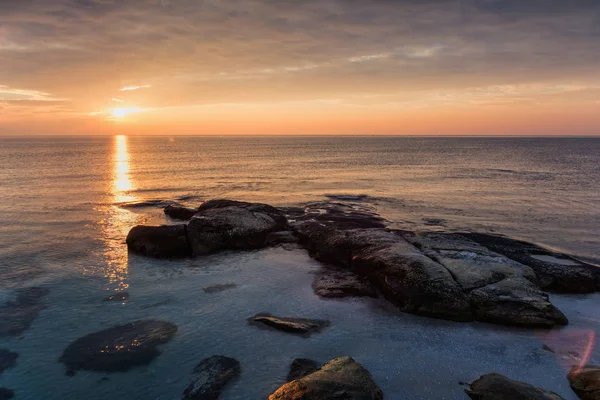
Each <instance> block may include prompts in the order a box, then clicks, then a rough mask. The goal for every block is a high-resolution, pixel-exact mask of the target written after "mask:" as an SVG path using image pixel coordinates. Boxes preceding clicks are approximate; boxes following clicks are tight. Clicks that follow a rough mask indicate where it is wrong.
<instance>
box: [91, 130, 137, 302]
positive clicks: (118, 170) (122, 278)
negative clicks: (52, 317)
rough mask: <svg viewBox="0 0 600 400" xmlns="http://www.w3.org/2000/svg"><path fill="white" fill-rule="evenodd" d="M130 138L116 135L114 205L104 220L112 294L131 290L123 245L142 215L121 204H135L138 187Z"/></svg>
mask: <svg viewBox="0 0 600 400" xmlns="http://www.w3.org/2000/svg"><path fill="white" fill-rule="evenodd" d="M127 144H128V140H127V136H115V138H114V145H113V156H112V161H111V163H112V165H113V173H112V180H111V188H110V195H111V197H110V200H111V201H110V202H111V203H112V204H111V205H109V206H108V207H106V209H105V212H104V218H103V219H102V221H100V225H101V227H102V233H103V239H104V242H105V246H104V250H103V256H104V259H105V260H106V262H107V265H106V267H105V269H104V276H105V277H106V278H107V279H108V284H107V287H106V289H107V290H111V291H117V292H119V291H124V290H127V288H128V287H129V284H128V283H127V278H128V275H129V271H128V255H127V248H126V246H125V245H124V244H123V241H124V238H125V237H126V236H127V232H128V230H129V228H130V227H131V226H133V225H135V224H136V221H137V218H138V216H137V215H136V214H134V213H132V212H129V211H127V210H124V209H122V208H121V207H119V206H118V205H117V204H119V203H123V202H128V201H134V200H136V197H135V196H134V195H132V194H131V191H133V190H135V186H134V184H133V181H132V180H131V177H130V175H129V171H130V166H129V151H128V148H127Z"/></svg>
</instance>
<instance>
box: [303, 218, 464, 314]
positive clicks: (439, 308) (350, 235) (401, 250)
mask: <svg viewBox="0 0 600 400" xmlns="http://www.w3.org/2000/svg"><path fill="white" fill-rule="evenodd" d="M296 228H297V229H298V234H299V236H300V238H301V242H302V243H303V244H304V245H305V246H306V247H307V249H308V250H309V253H310V254H311V256H312V257H314V258H315V259H317V260H320V261H323V262H325V263H329V264H333V265H337V266H339V267H342V268H346V269H349V270H351V271H352V272H355V273H357V274H358V275H361V276H364V277H367V278H368V279H369V281H370V282H371V283H372V284H373V285H374V286H375V287H376V288H377V289H378V290H380V291H381V292H382V293H383V295H384V296H385V297H386V298H387V299H388V300H390V301H391V302H393V303H395V304H396V305H397V306H398V307H399V308H400V309H401V310H403V311H405V312H409V313H413V314H418V315H424V316H430V317H436V318H444V319H450V320H455V321H470V320H473V318H474V316H473V314H472V312H471V306H470V303H469V300H468V298H467V296H466V295H465V293H464V292H463V290H462V288H461V287H460V285H459V284H458V283H457V282H456V281H455V280H454V278H453V277H452V275H451V274H450V272H449V271H448V269H446V268H445V267H444V266H443V265H441V264H439V263H437V262H435V261H434V260H432V259H431V258H429V257H427V256H425V255H424V254H423V253H421V252H420V251H419V250H418V249H417V248H416V247H414V246H413V245H412V244H410V243H408V242H407V241H406V240H405V239H403V238H402V237H400V236H399V235H397V234H395V233H393V232H389V231H386V230H384V229H351V230H339V229H335V228H331V227H327V226H323V225H322V224H320V223H318V222H308V223H304V224H302V225H300V226H296Z"/></svg>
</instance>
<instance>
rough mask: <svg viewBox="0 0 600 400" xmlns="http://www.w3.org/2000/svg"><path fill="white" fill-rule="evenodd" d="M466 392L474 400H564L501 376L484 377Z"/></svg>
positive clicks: (490, 375) (489, 375)
mask: <svg viewBox="0 0 600 400" xmlns="http://www.w3.org/2000/svg"><path fill="white" fill-rule="evenodd" d="M465 392H466V393H467V394H468V395H469V397H470V398H472V399H474V400H563V398H562V397H560V396H559V395H557V394H556V393H552V392H545V391H543V390H542V389H538V388H536V387H534V386H531V385H528V384H526V383H523V382H517V381H513V380H510V379H508V378H506V377H504V376H502V375H499V374H488V375H483V376H482V377H480V378H479V379H477V380H476V381H475V382H473V383H471V385H470V387H469V388H468V389H466V390H465Z"/></svg>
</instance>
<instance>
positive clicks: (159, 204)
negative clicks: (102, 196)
mask: <svg viewBox="0 0 600 400" xmlns="http://www.w3.org/2000/svg"><path fill="white" fill-rule="evenodd" d="M170 205H174V206H179V205H180V204H179V203H177V202H175V201H169V200H143V201H131V202H128V203H120V204H119V206H120V207H122V208H148V207H156V208H165V207H168V206H170Z"/></svg>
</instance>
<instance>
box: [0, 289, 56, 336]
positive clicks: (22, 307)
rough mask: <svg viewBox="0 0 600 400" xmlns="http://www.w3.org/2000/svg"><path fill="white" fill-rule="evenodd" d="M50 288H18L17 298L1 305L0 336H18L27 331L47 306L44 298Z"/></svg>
mask: <svg viewBox="0 0 600 400" xmlns="http://www.w3.org/2000/svg"><path fill="white" fill-rule="evenodd" d="M48 293H49V290H48V289H45V288H39V287H31V288H26V289H19V290H17V298H16V299H15V300H10V301H8V302H6V304H4V305H3V306H0V321H2V323H0V337H7V336H18V335H20V334H22V333H23V332H25V331H26V330H27V329H28V328H29V327H30V326H31V323H32V322H33V320H35V319H36V318H37V316H38V315H39V313H40V311H42V310H43V309H44V308H46V307H45V305H44V303H43V302H42V298H43V297H44V296H46V295H47V294H48Z"/></svg>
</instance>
